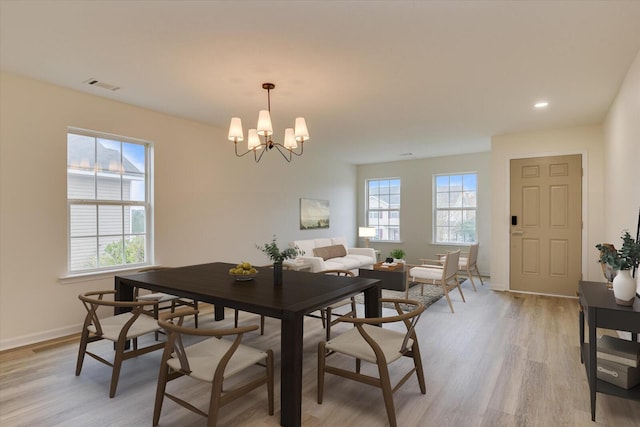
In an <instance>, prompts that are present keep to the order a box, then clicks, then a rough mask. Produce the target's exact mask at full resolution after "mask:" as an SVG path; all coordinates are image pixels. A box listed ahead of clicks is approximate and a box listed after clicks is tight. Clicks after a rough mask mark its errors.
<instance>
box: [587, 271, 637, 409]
mask: <svg viewBox="0 0 640 427" xmlns="http://www.w3.org/2000/svg"><path fill="white" fill-rule="evenodd" d="M578 292H579V294H580V305H581V308H582V309H581V310H580V361H581V362H582V363H584V366H585V369H586V371H587V379H588V380H589V392H590V394H591V421H595V420H596V392H599V393H605V394H610V395H613V396H619V397H623V398H626V399H633V400H640V385H638V386H636V387H634V388H632V389H629V390H625V389H623V388H621V387H617V386H615V385H613V384H610V383H608V382H606V381H602V380H599V379H598V377H597V374H596V368H597V365H598V364H597V359H596V354H597V339H596V329H597V328H605V329H613V330H618V331H628V332H631V338H632V340H634V341H637V339H638V332H640V298H636V299H635V302H634V304H633V306H631V307H625V306H622V305H618V304H616V302H615V299H614V297H613V291H612V290H610V289H607V285H606V284H605V283H598V282H583V281H580V283H579V284H578ZM585 314H586V320H587V323H588V324H589V342H588V343H585V341H584V321H585Z"/></svg>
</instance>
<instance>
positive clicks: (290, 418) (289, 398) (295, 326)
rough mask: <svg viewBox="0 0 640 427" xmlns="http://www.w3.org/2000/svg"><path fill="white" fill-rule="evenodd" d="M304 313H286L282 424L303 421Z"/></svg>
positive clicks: (292, 426)
mask: <svg viewBox="0 0 640 427" xmlns="http://www.w3.org/2000/svg"><path fill="white" fill-rule="evenodd" d="M303 322H304V314H303V313H285V314H284V316H283V317H282V322H281V335H282V337H281V338H282V339H281V342H280V358H281V369H280V425H282V426H286V427H297V426H300V425H301V423H302V333H303Z"/></svg>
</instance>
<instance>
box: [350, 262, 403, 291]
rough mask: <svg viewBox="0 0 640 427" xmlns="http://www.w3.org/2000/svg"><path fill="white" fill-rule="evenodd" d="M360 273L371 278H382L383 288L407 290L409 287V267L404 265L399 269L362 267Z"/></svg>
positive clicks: (381, 284) (381, 285)
mask: <svg viewBox="0 0 640 427" xmlns="http://www.w3.org/2000/svg"><path fill="white" fill-rule="evenodd" d="M358 275H359V276H361V277H367V278H369V279H378V280H380V287H381V288H382V289H390V290H392V291H405V290H406V287H407V267H406V266H403V267H402V268H401V269H398V270H389V269H379V270H376V269H368V268H360V269H359V270H358Z"/></svg>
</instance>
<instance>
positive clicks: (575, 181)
mask: <svg viewBox="0 0 640 427" xmlns="http://www.w3.org/2000/svg"><path fill="white" fill-rule="evenodd" d="M511 215H514V216H516V217H517V223H516V224H515V225H511V240H510V243H511V247H510V258H511V259H510V289H513V290H519V291H526V292H535V293H544V294H556V295H570V296H575V292H576V291H577V288H578V281H579V280H580V275H581V272H582V264H581V262H582V261H581V250H582V157H581V156H580V155H572V156H554V157H538V158H530V159H514V160H512V161H511Z"/></svg>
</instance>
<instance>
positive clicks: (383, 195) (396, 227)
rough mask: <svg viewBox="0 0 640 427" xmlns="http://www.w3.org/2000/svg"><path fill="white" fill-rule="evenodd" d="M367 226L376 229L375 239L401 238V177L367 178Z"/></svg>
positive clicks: (391, 239) (397, 239) (392, 239)
mask: <svg viewBox="0 0 640 427" xmlns="http://www.w3.org/2000/svg"><path fill="white" fill-rule="evenodd" d="M366 209H367V227H374V228H375V229H376V236H375V237H374V238H373V240H379V241H380V240H386V241H399V240H400V179H399V178H388V179H369V180H367V208H366Z"/></svg>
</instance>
